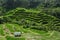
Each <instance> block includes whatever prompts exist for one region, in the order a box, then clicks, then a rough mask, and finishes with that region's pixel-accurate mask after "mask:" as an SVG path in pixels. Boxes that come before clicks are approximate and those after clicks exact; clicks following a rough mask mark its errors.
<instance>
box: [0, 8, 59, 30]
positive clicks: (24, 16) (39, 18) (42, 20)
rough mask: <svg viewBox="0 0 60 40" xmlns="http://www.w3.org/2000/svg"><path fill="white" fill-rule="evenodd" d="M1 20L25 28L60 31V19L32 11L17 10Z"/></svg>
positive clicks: (8, 13)
mask: <svg viewBox="0 0 60 40" xmlns="http://www.w3.org/2000/svg"><path fill="white" fill-rule="evenodd" d="M0 18H3V21H5V22H10V23H16V24H19V25H21V26H22V25H23V27H24V28H32V29H38V30H45V31H47V30H56V31H60V19H58V18H56V17H54V16H51V15H47V14H45V13H42V12H41V11H36V10H32V9H25V8H16V9H14V10H12V11H9V12H7V13H6V15H5V16H1V17H0ZM8 19H9V20H8Z"/></svg>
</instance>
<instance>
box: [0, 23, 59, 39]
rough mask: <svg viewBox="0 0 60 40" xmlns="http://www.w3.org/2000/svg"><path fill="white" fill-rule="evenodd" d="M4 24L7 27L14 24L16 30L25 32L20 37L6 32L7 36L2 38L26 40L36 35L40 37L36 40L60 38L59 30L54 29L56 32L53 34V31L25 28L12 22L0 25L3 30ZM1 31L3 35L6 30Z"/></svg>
mask: <svg viewBox="0 0 60 40" xmlns="http://www.w3.org/2000/svg"><path fill="white" fill-rule="evenodd" d="M3 25H5V26H6V27H7V28H8V27H9V28H11V27H13V26H14V27H16V29H17V30H16V31H20V32H23V34H22V36H21V37H19V38H16V37H14V36H10V35H7V34H5V35H7V36H6V37H4V36H1V37H0V40H25V39H28V37H34V38H35V37H36V36H37V37H38V38H35V39H36V40H60V32H57V31H54V33H53V34H52V35H51V33H52V32H53V31H49V32H45V31H40V30H35V29H29V28H28V29H25V28H23V27H22V26H19V25H17V24H10V23H6V24H2V25H0V30H2V26H3ZM9 28H8V29H9ZM9 30H10V31H11V30H13V28H11V29H9ZM3 31H4V30H3ZM16 31H14V32H16ZM1 32H2V31H0V35H3V34H4V32H2V33H1ZM11 32H12V31H11ZM50 35H51V36H50ZM30 40H31V39H30Z"/></svg>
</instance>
